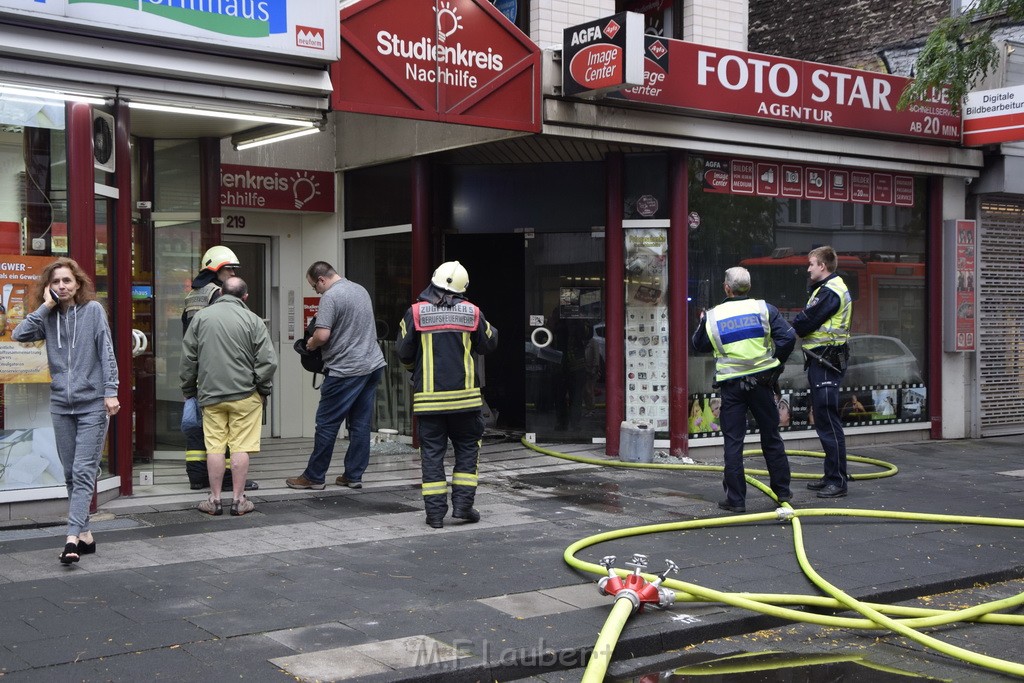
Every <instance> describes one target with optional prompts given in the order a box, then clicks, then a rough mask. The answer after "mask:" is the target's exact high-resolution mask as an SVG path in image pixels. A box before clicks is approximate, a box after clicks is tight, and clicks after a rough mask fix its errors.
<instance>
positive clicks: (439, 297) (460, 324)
mask: <svg viewBox="0 0 1024 683" xmlns="http://www.w3.org/2000/svg"><path fill="white" fill-rule="evenodd" d="M468 286H469V273H467V272H466V269H465V268H464V267H462V264H460V263H459V262H458V261H448V262H447V263H442V264H441V265H440V266H438V268H437V270H435V271H434V275H433V277H432V278H431V280H430V284H429V285H427V288H426V289H424V290H423V292H421V293H420V295H419V297H418V299H417V301H416V303H414V304H413V305H412V306H411V307H410V308H409V310H408V311H406V313H405V317H404V318H403V319H402V322H401V324H400V325H399V330H398V345H397V352H398V358H399V360H401V361H402V365H403V366H405V368H406V370H409V371H410V372H412V383H413V392H414V393H413V399H412V412H413V414H414V415H415V416H416V418H417V424H418V425H419V438H420V460H421V467H422V471H423V505H424V507H425V508H426V512H427V524H428V525H430V526H431V527H433V528H435V529H440V528H442V527H443V526H444V517H445V515H447V514H448V486H447V480H446V479H445V473H444V456H445V453H446V452H447V450H448V440H449V439H451V441H452V446H453V447H454V449H455V467H454V468H453V470H452V489H451V490H452V517H454V518H456V519H463V520H465V521H467V522H471V523H472V522H479V521H480V513H479V512H477V511H476V510H475V509H474V508H473V502H474V500H475V499H476V485H477V458H478V456H479V451H478V448H479V443H480V439H481V437H483V433H484V421H483V416H482V414H481V407H482V406H483V396H482V394H481V393H480V383H479V382H478V380H477V374H476V363H475V361H474V356H473V354H474V353H477V354H486V353H490V352H491V351H493V350H494V349H495V348H497V346H498V330H497V329H495V328H494V327H492V326H491V325H490V324H489V323H488V322H487V320H486V319H485V318H484V314H483V312H482V311H481V310H480V309H479V308H477V307H476V306H475V305H474V304H472V303H470V302H469V301H468V300H467V299H466V296H465V292H466V288H467V287H468Z"/></svg>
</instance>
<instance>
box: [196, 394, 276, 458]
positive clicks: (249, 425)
mask: <svg viewBox="0 0 1024 683" xmlns="http://www.w3.org/2000/svg"><path fill="white" fill-rule="evenodd" d="M262 426H263V398H262V397H261V396H260V395H259V393H258V392H255V391H254V392H252V395H251V396H248V397H246V398H242V399H239V400H237V401H224V402H223V403H214V404H213V405H209V406H203V435H204V440H205V441H206V452H207V453H224V452H226V450H227V449H228V448H230V449H231V452H232V453H259V452H260V428H261V427H262Z"/></svg>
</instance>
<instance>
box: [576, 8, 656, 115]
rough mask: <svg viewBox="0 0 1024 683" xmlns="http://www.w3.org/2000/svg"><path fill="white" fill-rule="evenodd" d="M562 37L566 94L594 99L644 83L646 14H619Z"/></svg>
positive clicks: (587, 24) (589, 23)
mask: <svg viewBox="0 0 1024 683" xmlns="http://www.w3.org/2000/svg"><path fill="white" fill-rule="evenodd" d="M562 34H563V39H562V94H563V95H565V96H572V95H585V96H587V97H593V96H596V95H598V94H600V93H604V92H608V91H610V90H614V89H618V88H621V87H623V86H625V85H627V84H628V85H638V84H640V83H642V82H643V76H644V46H645V44H644V20H643V15H641V14H637V13H635V12H619V13H618V14H616V15H614V16H611V17H605V18H603V19H598V20H597V21H591V22H588V23H586V24H579V25H577V26H572V27H570V28H567V29H564V30H563V31H562Z"/></svg>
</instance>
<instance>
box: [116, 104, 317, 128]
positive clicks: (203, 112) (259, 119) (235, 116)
mask: <svg viewBox="0 0 1024 683" xmlns="http://www.w3.org/2000/svg"><path fill="white" fill-rule="evenodd" d="M128 106H129V107H131V108H132V109H144V110H146V111H161V112H165V113H167V114H188V115H190V116H207V117H210V118H215V119H232V120H235V121H254V122H256V123H278V124H284V125H289V126H301V127H303V128H311V127H313V126H314V125H315V124H314V123H313V122H312V121H303V120H302V119H289V118H284V117H279V116H260V115H258V114H242V113H238V112H230V111H218V110H215V109H198V108H195V107H176V106H173V105H168V104H150V103H148V102H129V103H128Z"/></svg>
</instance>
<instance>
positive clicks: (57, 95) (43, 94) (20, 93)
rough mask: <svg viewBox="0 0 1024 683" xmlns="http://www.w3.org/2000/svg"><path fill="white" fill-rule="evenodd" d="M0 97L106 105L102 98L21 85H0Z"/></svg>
mask: <svg viewBox="0 0 1024 683" xmlns="http://www.w3.org/2000/svg"><path fill="white" fill-rule="evenodd" d="M0 95H13V96H15V97H32V98H35V99H40V100H53V101H55V102H85V103H87V104H106V100H104V99H103V98H102V97H93V96H92V95H83V94H82V93H70V92H62V91H60V90H44V89H42V88H29V87H25V86H21V85H10V84H8V83H0Z"/></svg>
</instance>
